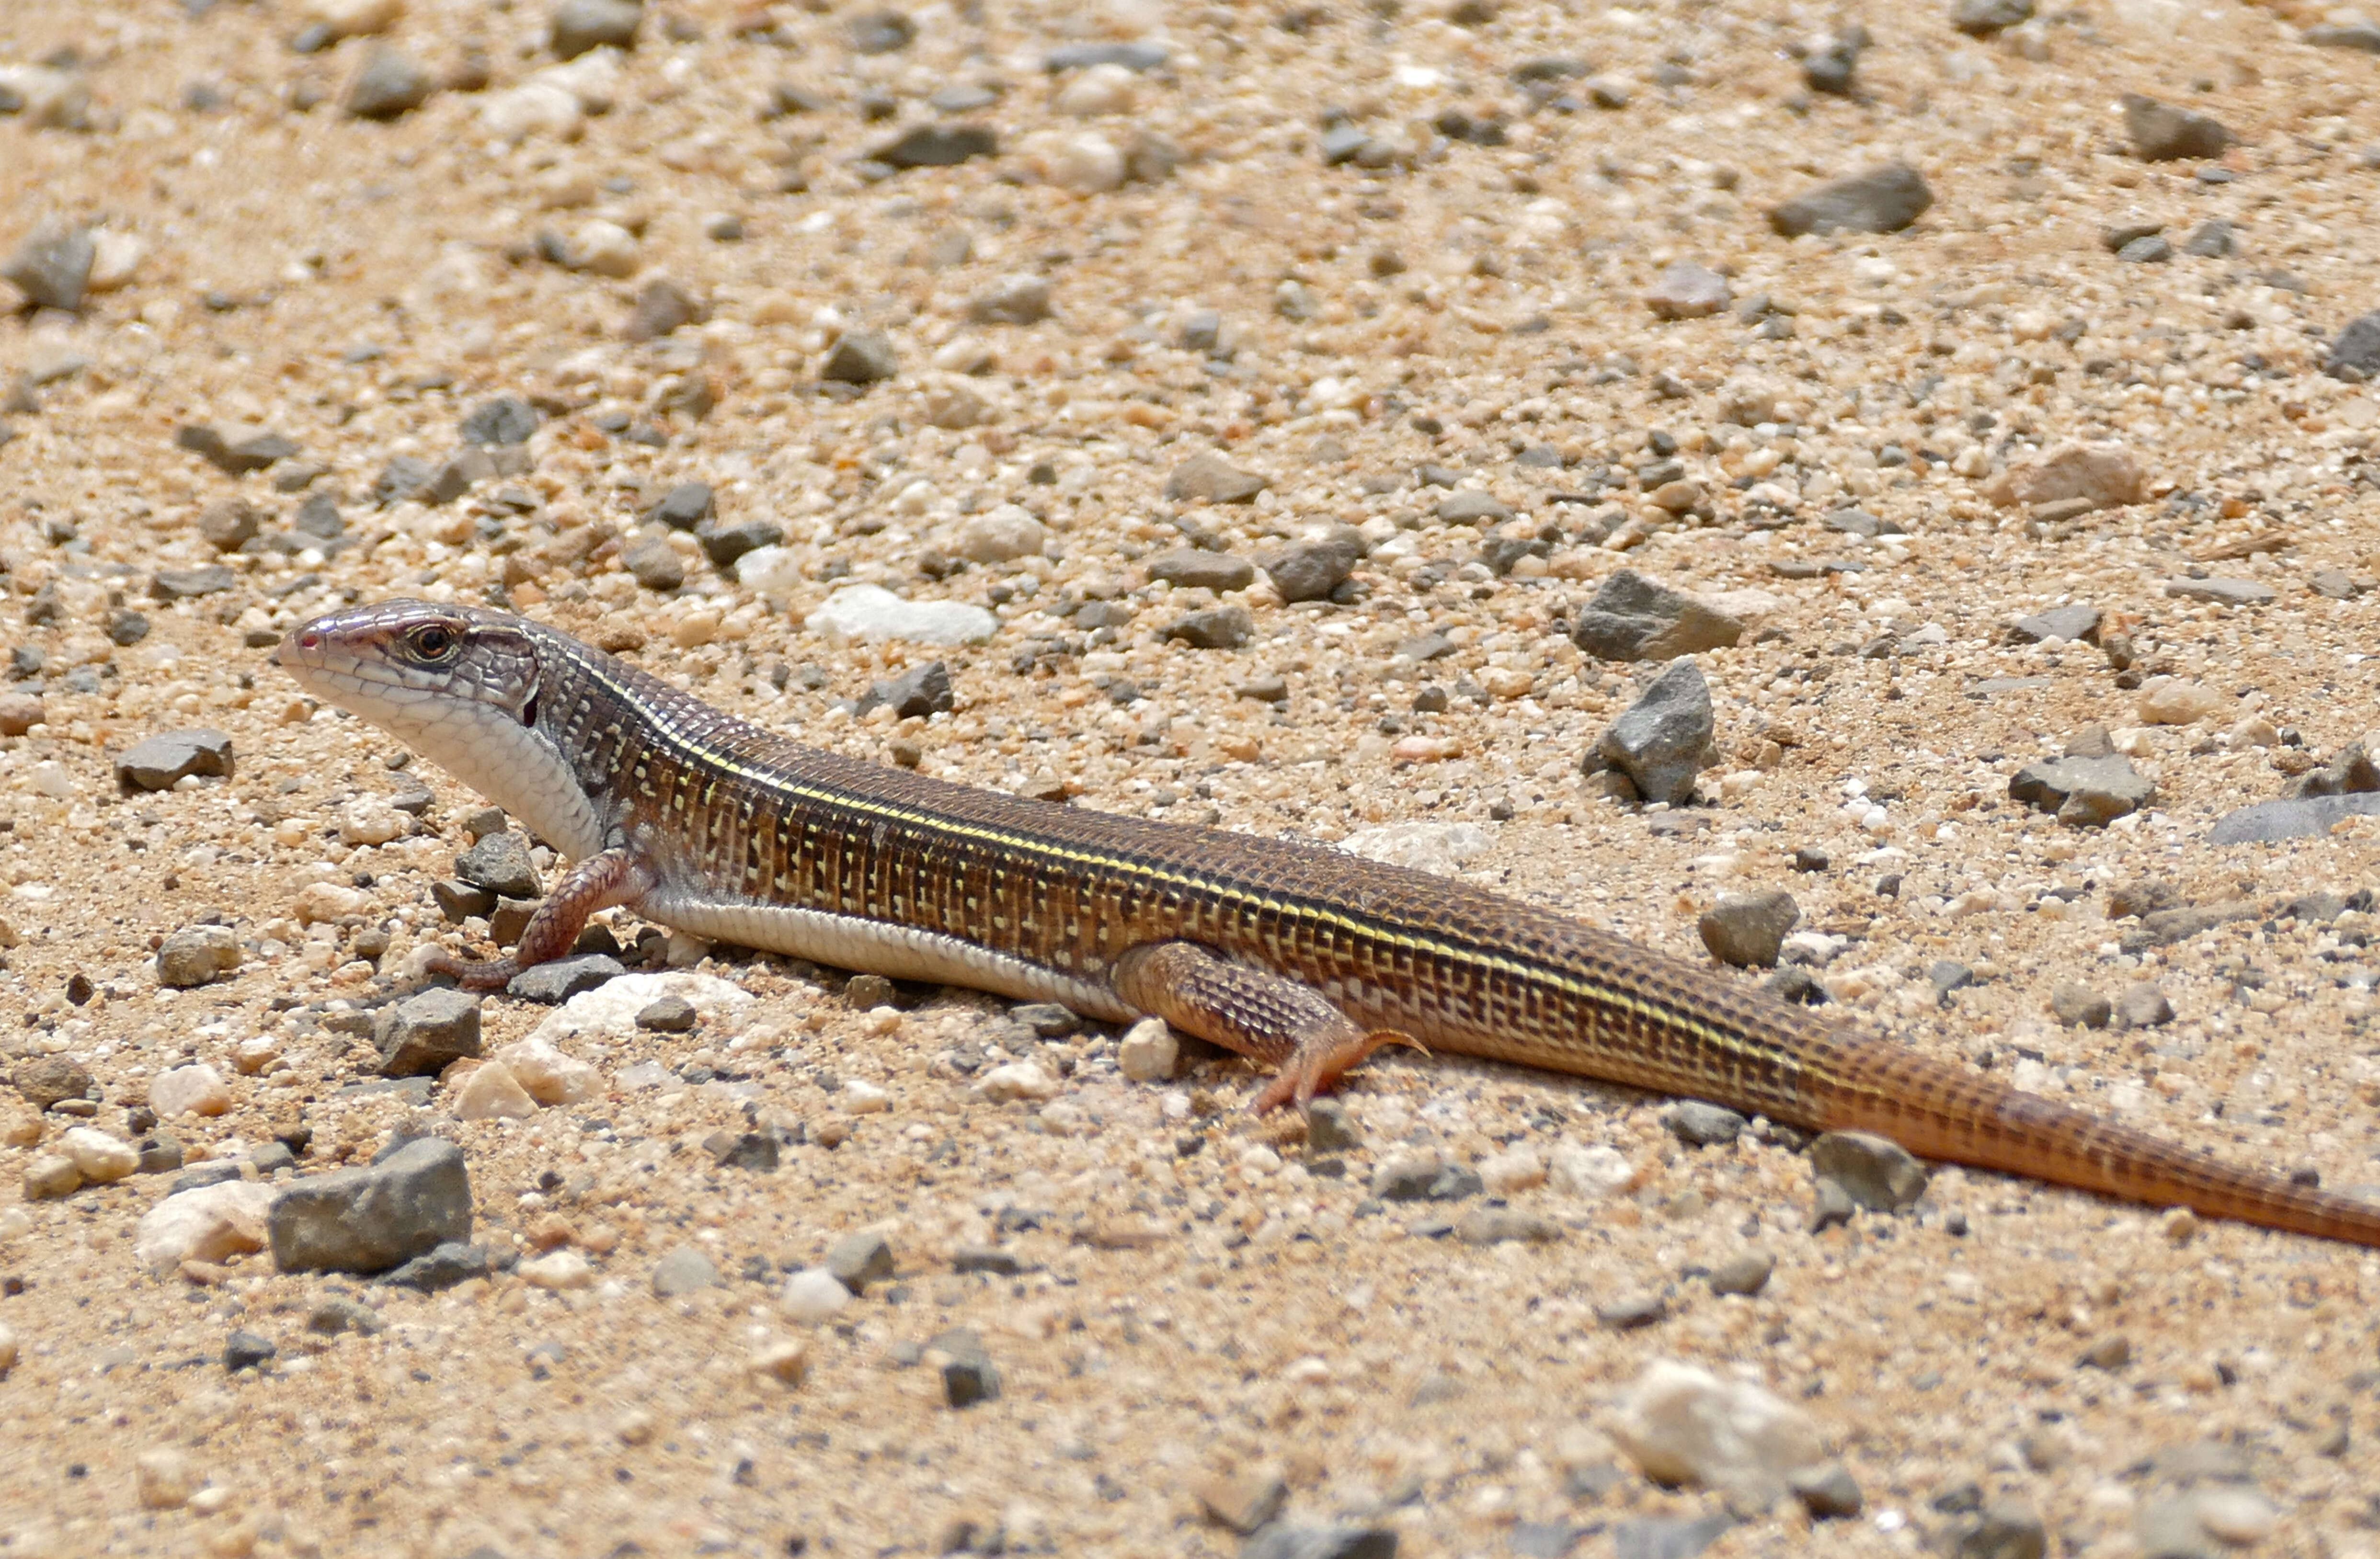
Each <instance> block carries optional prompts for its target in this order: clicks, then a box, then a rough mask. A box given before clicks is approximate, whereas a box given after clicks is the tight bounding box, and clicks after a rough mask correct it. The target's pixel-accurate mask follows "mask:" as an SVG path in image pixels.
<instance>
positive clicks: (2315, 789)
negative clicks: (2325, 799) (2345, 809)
mask: <svg viewBox="0 0 2380 1559" xmlns="http://www.w3.org/2000/svg"><path fill="white" fill-rule="evenodd" d="M2359 791H2380V764H2375V763H2374V762H2373V761H2372V755H2371V754H2370V753H2368V752H2366V751H2364V748H2363V743H2361V742H2350V743H2348V744H2347V745H2346V746H2344V747H2341V748H2340V749H2339V750H2338V755H2336V756H2334V757H2333V758H2332V759H2331V760H2330V761H2329V762H2328V763H2326V764H2324V765H2323V766H2322V767H2320V768H2313V769H2308V770H2307V771H2306V772H2305V773H2303V774H2301V775H2299V776H2298V779H2297V782H2296V783H2295V784H2293V785H2291V786H2290V787H2289V794H2290V795H2291V796H2340V795H2347V794H2350V793H2351V792H2359Z"/></svg>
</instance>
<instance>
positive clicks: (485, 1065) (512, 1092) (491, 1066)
mask: <svg viewBox="0 0 2380 1559" xmlns="http://www.w3.org/2000/svg"><path fill="white" fill-rule="evenodd" d="M536 1113H537V1101H536V1100H535V1099H533V1098H531V1097H530V1096H529V1093H528V1089H526V1088H523V1087H522V1086H521V1084H520V1080H519V1079H518V1078H516V1077H515V1076H514V1075H513V1073H512V1069H511V1068H509V1067H507V1066H505V1065H504V1063H503V1062H502V1061H485V1062H482V1063H480V1065H479V1066H478V1067H475V1068H473V1069H472V1071H471V1075H470V1076H468V1077H467V1078H465V1079H464V1080H463V1086H461V1087H460V1088H457V1089H456V1090H455V1115H456V1116H457V1117H459V1118H462V1119H464V1120H497V1119H504V1120H518V1119H521V1118H525V1117H528V1116H532V1115H535V1114H536Z"/></svg>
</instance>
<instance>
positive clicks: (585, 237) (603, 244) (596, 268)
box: [570, 216, 644, 277]
mask: <svg viewBox="0 0 2380 1559" xmlns="http://www.w3.org/2000/svg"><path fill="white" fill-rule="evenodd" d="M570 259H571V262H572V263H573V264H575V265H577V267H578V268H579V269H580V270H582V271H591V272H594V273H595V274H596V275H598V276H612V277H625V276H633V275H635V274H636V273H637V266H639V265H641V264H643V263H644V261H643V260H642V258H641V256H640V255H639V253H638V251H637V236H636V235H635V234H633V233H631V232H629V231H628V230H627V229H626V228H625V227H623V226H621V225H620V224H618V223H616V222H606V221H604V220H603V219H602V218H601V217H600V216H599V217H595V218H593V219H591V220H589V221H588V222H584V223H581V224H579V227H578V231H577V233H576V234H574V235H573V236H572V237H571V240H570Z"/></svg>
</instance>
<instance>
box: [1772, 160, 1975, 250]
mask: <svg viewBox="0 0 2380 1559" xmlns="http://www.w3.org/2000/svg"><path fill="white" fill-rule="evenodd" d="M1933 204H1934V191H1933V190H1932V189H1930V188H1928V187H1926V183H1925V176H1924V175H1921V174H1919V173H1918V171H1917V170H1916V169H1915V168H1913V167H1910V166H1908V165H1906V164H1905V163H1890V164H1888V165H1887V166H1885V167H1881V168H1874V169H1871V170H1869V171H1868V172H1866V173H1864V174H1854V175H1852V176H1851V177H1850V178H1845V179H1838V180H1836V181H1835V182H1834V183H1832V184H1827V185H1821V186H1820V187H1817V188H1815V189H1813V190H1810V191H1808V192H1807V193H1806V194H1802V195H1797V196H1795V197H1794V198H1793V199H1791V200H1788V201H1786V202H1785V203H1784V204H1783V205H1780V206H1779V207H1778V208H1777V209H1776V210H1774V211H1770V212H1769V213H1768V225H1769V226H1771V227H1773V228H1775V229H1776V230H1777V231H1778V233H1779V234H1780V235H1782V236H1785V237H1788V238H1798V237H1800V236H1802V235H1803V234H1804V233H1898V232H1900V230H1901V229H1902V228H1904V227H1907V226H1909V225H1910V224H1912V223H1914V222H1915V221H1916V220H1917V219H1918V218H1919V217H1921V216H1924V215H1925V212H1926V210H1927V208H1929V207H1931V206H1932V205H1933Z"/></svg>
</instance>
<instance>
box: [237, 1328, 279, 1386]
mask: <svg viewBox="0 0 2380 1559" xmlns="http://www.w3.org/2000/svg"><path fill="white" fill-rule="evenodd" d="M280 1351H281V1348H280V1346H279V1345H278V1344H276V1343H274V1342H273V1339H272V1338H270V1337H267V1336H264V1335H261V1334H259V1333H255V1332H250V1331H247V1330H245V1329H242V1330H239V1331H236V1332H234V1333H232V1335H230V1336H229V1337H227V1338H225V1341H224V1351H223V1365H224V1368H225V1370H228V1371H230V1372H232V1373H233V1374H235V1375H236V1374H237V1373H239V1372H241V1371H242V1370H261V1369H262V1368H263V1367H264V1366H265V1365H266V1364H269V1363H271V1362H272V1361H273V1356H274V1355H276V1354H278V1353H279V1352H280Z"/></svg>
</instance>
